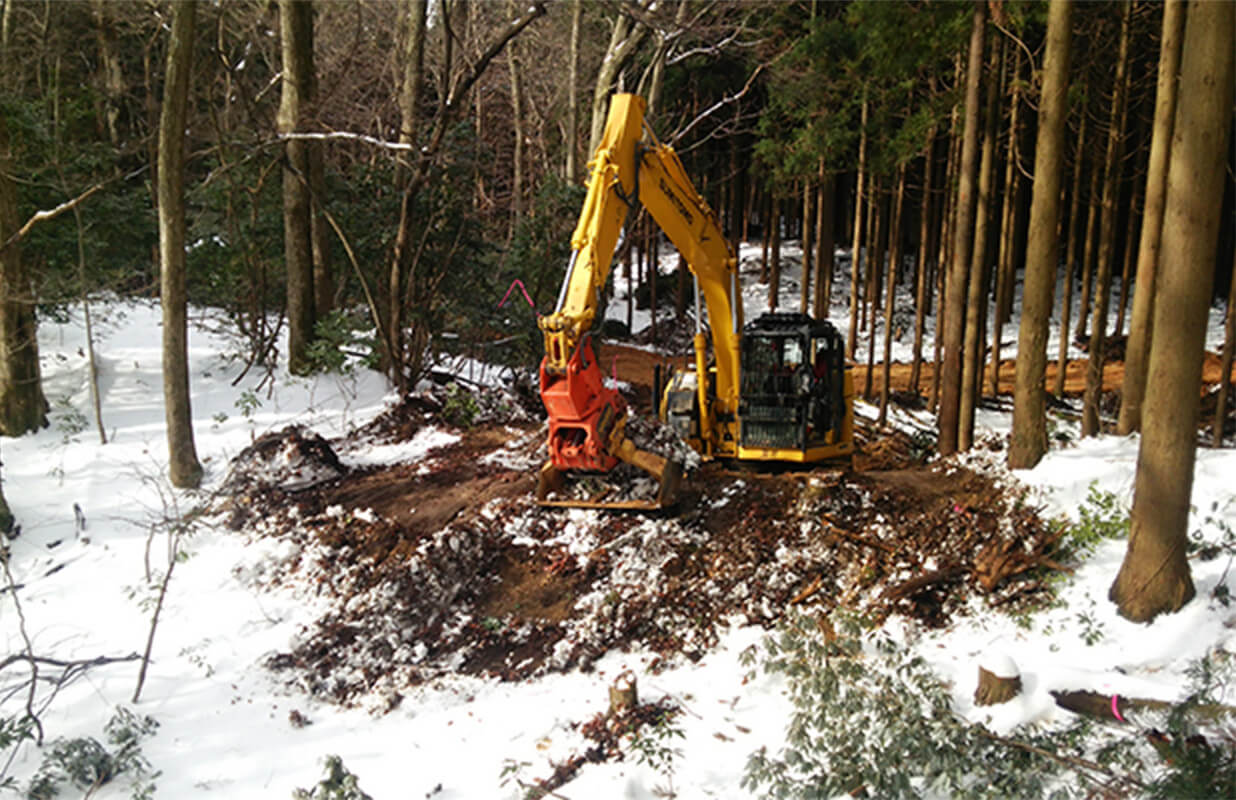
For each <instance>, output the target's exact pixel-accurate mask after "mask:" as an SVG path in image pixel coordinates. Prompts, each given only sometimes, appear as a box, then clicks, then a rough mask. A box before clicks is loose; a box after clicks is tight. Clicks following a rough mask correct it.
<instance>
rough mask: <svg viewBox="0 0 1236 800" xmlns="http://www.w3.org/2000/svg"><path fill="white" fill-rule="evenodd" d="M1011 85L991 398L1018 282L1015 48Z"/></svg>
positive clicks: (1018, 52)
mask: <svg viewBox="0 0 1236 800" xmlns="http://www.w3.org/2000/svg"><path fill="white" fill-rule="evenodd" d="M1014 52H1015V56H1016V57H1015V58H1014V60H1013V73H1012V81H1011V83H1012V84H1013V90H1012V92H1011V95H1010V98H1009V141H1008V148H1007V150H1006V152H1005V164H1004V198H1003V201H1002V207H1001V210H1000V255H999V257H998V258H997V259H996V263H997V265H998V266H997V269H998V270H999V271H998V272H997V273H996V299H995V313H994V317H993V319H992V331H991V384H990V388H991V396H992V397H996V396H998V395H999V394H1000V337H1001V336H1002V335H1003V334H1004V323H1005V321H1006V320H1008V317H1009V315H1010V313H1011V312H1012V305H1013V284H1014V283H1015V281H1016V275H1017V267H1016V264H1015V260H1014V258H1013V244H1014V239H1015V236H1014V227H1015V220H1016V218H1017V215H1016V213H1015V211H1016V202H1015V200H1016V197H1017V187H1018V178H1019V177H1020V174H1021V173H1020V172H1018V170H1017V168H1016V167H1017V134H1018V129H1017V128H1018V125H1017V123H1018V117H1019V110H1020V106H1021V88H1020V87H1021V83H1020V80H1019V78H1020V75H1021V50H1020V49H1018V48H1014Z"/></svg>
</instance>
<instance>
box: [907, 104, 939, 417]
mask: <svg viewBox="0 0 1236 800" xmlns="http://www.w3.org/2000/svg"><path fill="white" fill-rule="evenodd" d="M935 141H936V128H935V126H934V125H933V126H931V130H929V131H928V132H927V150H926V152H924V154H923V196H922V199H921V202H920V205H919V229H918V257H917V258H916V263H917V267H918V274H917V276H916V279H917V280H916V284H915V287H914V288H915V290H914V352H913V355H912V356H911V359H910V386H909V391H911V392H913V393H915V394H918V386H919V382H920V381H921V380H922V369H923V335H924V333H925V332H926V326H927V288H928V286H930V283H929V282H928V280H929V278H930V272H931V270H929V269H928V268H927V252H928V250H929V249H930V247H931V241H930V239H931V235H930V231H931V191H932V187H931V174H932V172H933V170H932V163H931V151H932V147H933V146H934V144H935Z"/></svg>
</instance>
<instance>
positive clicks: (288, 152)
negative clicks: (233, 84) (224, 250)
mask: <svg viewBox="0 0 1236 800" xmlns="http://www.w3.org/2000/svg"><path fill="white" fill-rule="evenodd" d="M279 28H280V39H281V41H282V46H283V81H282V83H281V87H282V93H281V95H280V100H279V115H278V127H279V132H280V133H300V132H302V127H303V119H304V115H305V110H306V109H305V106H306V105H308V104H309V103H311V102H312V100H313V6H312V5H310V3H309V0H279ZM284 154H285V158H286V162H285V163H284V168H283V255H284V262H285V267H286V270H287V312H288V369H289V370H290V371H291V372H292V374H294V375H304V374H305V373H307V372H308V371H309V370H310V369H311V366H310V363H309V344H310V342H312V341H313V325H314V303H315V297H314V293H313V237H312V235H311V229H310V221H309V220H310V204H309V185H308V180H309V143H308V142H307V141H305V140H303V139H289V140H288V141H287V142H285V143H284Z"/></svg>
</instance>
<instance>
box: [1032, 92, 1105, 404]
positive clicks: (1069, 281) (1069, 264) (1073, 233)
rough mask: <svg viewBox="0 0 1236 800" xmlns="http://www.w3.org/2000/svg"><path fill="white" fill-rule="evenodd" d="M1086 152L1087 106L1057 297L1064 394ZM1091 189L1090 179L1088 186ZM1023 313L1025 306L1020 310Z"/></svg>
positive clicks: (1059, 393)
mask: <svg viewBox="0 0 1236 800" xmlns="http://www.w3.org/2000/svg"><path fill="white" fill-rule="evenodd" d="M1085 155H1086V109H1085V108H1084V107H1083V108H1082V110H1081V122H1080V123H1079V124H1078V131H1077V148H1076V150H1075V151H1074V153H1073V197H1072V199H1071V200H1070V201H1069V237H1068V242H1067V243H1066V245H1065V251H1064V297H1062V298H1060V344H1059V348H1060V350H1059V355H1058V356H1057V361H1056V383H1055V387H1054V390H1053V393H1054V394H1055V395H1056V397H1063V396H1064V378H1065V372H1066V371H1067V369H1068V366H1069V310H1070V309H1071V308H1072V307H1073V274H1074V273H1075V272H1076V270H1077V231H1078V228H1079V227H1080V219H1079V218H1080V217H1081V214H1080V213H1079V208H1080V206H1081V187H1082V163H1083V162H1084V161H1085ZM1090 189H1091V191H1092V192H1093V190H1094V185H1093V183H1092V184H1091V187H1090ZM1023 314H1024V310H1023Z"/></svg>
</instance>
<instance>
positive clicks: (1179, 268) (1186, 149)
mask: <svg viewBox="0 0 1236 800" xmlns="http://www.w3.org/2000/svg"><path fill="white" fill-rule="evenodd" d="M1233 41H1236V4H1232V3H1196V4H1194V5H1193V6H1192V8H1190V9H1189V14H1188V21H1187V22H1186V25H1185V37H1184V46H1183V50H1182V57H1181V66H1180V97H1179V100H1178V102H1177V108H1176V122H1175V125H1174V131H1175V133H1174V134H1173V136H1172V149H1171V158H1170V159H1169V162H1170V166H1169V168H1168V176H1167V199H1166V205H1165V207H1164V217H1163V234H1162V236H1163V238H1162V252H1161V258H1162V260H1163V268H1162V270H1160V273H1159V276H1158V293H1159V297H1158V300H1157V301H1156V302H1155V309H1154V315H1155V321H1154V337H1153V339H1152V341H1151V345H1150V365H1149V371H1148V373H1147V375H1148V385H1150V386H1153V387H1155V389H1154V391H1153V392H1149V393H1147V395H1146V400H1145V405H1144V408H1143V413H1142V437H1141V444H1140V446H1139V448H1138V453H1137V474H1136V476H1135V478H1134V484H1133V511H1132V514H1131V515H1130V519H1131V523H1132V527H1131V530H1130V534H1129V547H1128V550H1127V551H1126V553H1125V557H1124V562H1123V563H1122V564H1121V566H1120V572H1119V574H1118V575H1117V576H1116V580H1115V582H1114V583H1113V584H1112V586H1111V590H1110V591H1109V593H1108V596H1109V597H1110V599H1111V600H1112V601H1113V602H1115V603H1116V606H1117V610H1118V611H1119V612H1120V614H1121V616H1123V617H1125V618H1127V619H1130V620H1132V621H1134V622H1148V621H1150V620H1152V619H1154V618H1155V617H1156V616H1158V615H1159V614H1162V613H1171V612H1174V611H1176V610H1178V609H1180V608H1181V607H1182V606H1183V605H1184V604H1185V603H1187V602H1189V600H1190V599H1192V597H1193V594H1194V588H1193V580H1192V578H1191V576H1190V574H1189V561H1188V558H1187V552H1186V551H1187V549H1188V524H1189V496H1190V493H1191V491H1192V488H1193V468H1194V459H1195V450H1196V446H1197V418H1198V411H1199V405H1198V395H1197V387H1198V385H1199V383H1200V382H1201V377H1202V357H1203V352H1204V347H1205V339H1206V318H1207V310H1208V307H1209V305H1210V296H1211V288H1212V281H1213V277H1214V264H1215V251H1216V248H1217V246H1218V236H1219V225H1220V215H1221V209H1222V206H1223V181H1224V179H1225V175H1224V171H1223V170H1221V169H1215V164H1220V163H1223V160H1224V158H1225V156H1226V152H1227V140H1228V132H1229V129H1230V127H1231V124H1232V92H1233V90H1234V89H1236V64H1234V61H1236V50H1234V49H1233V48H1232V42H1233Z"/></svg>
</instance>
